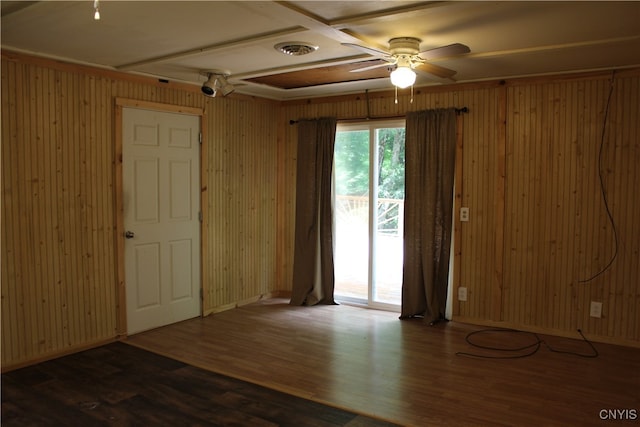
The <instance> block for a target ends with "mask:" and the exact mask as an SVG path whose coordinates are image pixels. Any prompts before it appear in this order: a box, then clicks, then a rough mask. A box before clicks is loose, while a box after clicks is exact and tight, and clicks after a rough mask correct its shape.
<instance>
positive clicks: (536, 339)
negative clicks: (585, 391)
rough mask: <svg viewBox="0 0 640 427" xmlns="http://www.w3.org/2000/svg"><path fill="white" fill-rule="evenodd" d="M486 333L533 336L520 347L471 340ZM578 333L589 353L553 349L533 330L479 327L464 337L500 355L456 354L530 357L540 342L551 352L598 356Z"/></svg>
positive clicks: (596, 351)
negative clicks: (484, 343)
mask: <svg viewBox="0 0 640 427" xmlns="http://www.w3.org/2000/svg"><path fill="white" fill-rule="evenodd" d="M487 333H511V334H524V335H529V336H530V337H531V338H533V342H532V343H531V344H528V345H524V346H520V347H493V346H487V345H482V344H478V343H476V342H473V339H472V337H474V336H476V335H481V334H487ZM578 333H579V334H580V336H581V337H582V339H583V340H584V342H586V343H587V344H588V345H589V347H590V348H591V350H592V352H591V353H587V354H585V353H577V352H573V351H565V350H558V349H555V348H553V347H551V346H550V345H549V344H548V343H546V342H545V341H543V340H541V339H540V337H539V336H538V334H536V333H533V332H526V331H519V330H517V329H505V328H489V329H481V330H479V331H474V332H470V333H468V334H467V336H466V337H465V340H466V341H467V343H468V344H469V345H471V346H472V347H475V348H479V349H483V350H490V351H496V352H502V355H492V356H490V355H484V354H477V353H467V352H462V351H459V352H457V353H456V356H464V357H475V358H478V359H522V358H525V357H530V356H533V355H534V354H536V353H537V352H538V351H539V350H540V347H541V346H542V344H544V345H545V347H546V348H547V349H548V350H549V351H551V352H553V353H559V354H568V355H571V356H578V357H587V358H595V357H598V355H599V354H598V350H597V349H596V347H595V346H594V345H593V343H592V342H591V341H589V340H588V339H587V337H585V336H584V334H583V333H582V331H581V330H580V329H578ZM524 351H526V353H522V352H524ZM504 353H508V354H504ZM514 353H518V354H514Z"/></svg>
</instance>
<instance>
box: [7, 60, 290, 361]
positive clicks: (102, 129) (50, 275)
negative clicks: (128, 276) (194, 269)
mask: <svg viewBox="0 0 640 427" xmlns="http://www.w3.org/2000/svg"><path fill="white" fill-rule="evenodd" d="M1 90H2V212H1V215H2V231H1V232H2V236H1V239H2V241H1V243H2V259H1V261H2V266H1V269H2V367H3V369H6V368H7V367H9V368H10V367H12V366H18V365H20V364H24V363H29V362H30V361H37V360H42V359H46V358H48V357H51V356H55V355H58V354H63V353H65V352H69V351H76V350H78V349H81V348H84V347H87V346H91V345H95V344H97V343H101V342H104V341H108V340H111V339H114V338H115V337H116V333H117V331H116V328H117V318H118V312H119V311H118V310H120V307H118V296H117V292H116V290H117V270H116V267H117V265H116V263H117V256H116V255H117V252H116V251H117V248H116V239H115V224H116V217H115V215H116V212H115V198H116V197H117V193H116V188H115V176H114V164H115V159H114V155H115V150H114V103H115V99H116V98H126V99H132V100H139V101H147V102H154V103H162V104H170V105H174V106H185V107H192V108H198V109H206V111H207V115H206V116H205V117H206V118H207V123H204V124H203V126H204V127H205V128H206V129H207V135H208V138H207V140H206V141H204V142H203V143H204V144H208V145H207V150H203V152H204V153H206V155H207V156H208V157H207V158H206V159H203V164H204V165H205V166H204V167H206V168H208V171H207V172H208V173H207V174H204V176H207V177H208V181H207V182H203V183H202V185H203V187H204V188H206V189H207V191H206V192H205V194H206V197H207V199H206V200H203V204H204V205H205V206H204V207H206V209H204V212H205V213H206V214H207V218H204V221H203V222H204V224H206V226H203V232H204V233H205V235H204V236H203V239H206V245H205V247H206V248H207V250H208V254H203V272H204V273H205V274H203V283H204V284H205V286H203V287H204V289H207V291H208V292H207V294H206V295H204V301H203V307H204V309H205V312H210V311H213V310H214V309H215V308H216V307H219V306H225V305H226V306H229V305H233V304H237V303H240V302H242V301H246V300H250V299H252V298H253V299H256V298H259V297H260V296H262V295H264V294H267V293H270V292H273V291H274V290H275V289H277V288H276V287H275V253H276V252H275V251H276V244H275V239H276V231H275V230H276V223H275V219H276V218H275V212H276V168H277V165H276V155H277V147H276V129H277V108H274V106H276V107H277V105H278V104H277V103H274V102H271V101H265V100H258V101H254V100H253V99H248V98H245V97H241V96H240V97H230V98H213V99H212V98H206V97H204V96H202V95H201V94H200V93H199V91H200V89H199V88H198V87H193V88H186V87H185V85H182V86H179V85H171V84H169V85H163V84H160V83H157V82H155V81H154V80H152V79H141V78H131V77H126V76H123V75H119V74H117V73H105V72H104V71H102V70H92V69H89V68H87V67H79V66H72V65H68V64H59V63H55V62H52V61H46V60H41V59H37V58H36V59H33V58H29V57H24V56H21V55H7V56H5V55H4V52H3V60H2V88H1Z"/></svg>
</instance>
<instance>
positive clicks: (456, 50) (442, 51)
mask: <svg viewBox="0 0 640 427" xmlns="http://www.w3.org/2000/svg"><path fill="white" fill-rule="evenodd" d="M469 52H471V49H469V46H467V45H464V44H462V43H454V44H450V45H447V46H441V47H436V48H434V49H429V50H425V51H423V52H420V54H419V55H420V57H421V58H423V59H425V60H427V61H430V60H432V59H436V58H444V57H447V56H455V55H462V54H463V53H469Z"/></svg>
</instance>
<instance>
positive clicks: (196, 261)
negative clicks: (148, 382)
mask: <svg viewBox="0 0 640 427" xmlns="http://www.w3.org/2000/svg"><path fill="white" fill-rule="evenodd" d="M199 133H200V119H199V117H197V116H190V115H183V114H173V113H165V112H157V111H150V110H141V109H133V108H124V109H123V208H124V226H125V230H126V231H127V232H130V237H129V238H127V239H125V280H126V283H125V286H126V304H127V333H129V334H132V333H136V332H140V331H144V330H147V329H152V328H156V327H159V326H164V325H167V324H170V323H174V322H179V321H181V320H186V319H189V318H192V317H196V316H198V315H200V312H201V307H200V222H199V219H198V211H199V206H200V191H199V188H200V185H199V182H200V181H199V176H200V170H199V164H200V161H199V155H200V147H199Z"/></svg>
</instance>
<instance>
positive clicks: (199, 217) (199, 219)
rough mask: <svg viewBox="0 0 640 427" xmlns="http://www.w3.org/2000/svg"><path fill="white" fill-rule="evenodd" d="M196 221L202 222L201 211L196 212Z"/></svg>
mask: <svg viewBox="0 0 640 427" xmlns="http://www.w3.org/2000/svg"><path fill="white" fill-rule="evenodd" d="M198 221H200V222H202V211H200V212H198Z"/></svg>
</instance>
